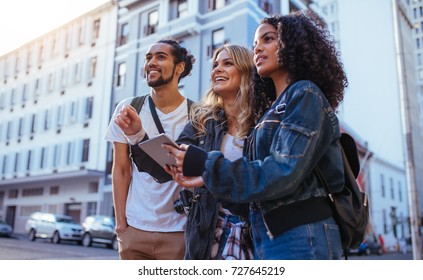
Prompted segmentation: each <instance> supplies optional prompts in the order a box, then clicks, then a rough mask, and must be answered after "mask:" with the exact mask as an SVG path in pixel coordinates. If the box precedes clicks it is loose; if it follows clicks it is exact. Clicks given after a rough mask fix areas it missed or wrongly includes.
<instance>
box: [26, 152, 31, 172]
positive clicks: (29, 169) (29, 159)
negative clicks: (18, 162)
mask: <svg viewBox="0 0 423 280" xmlns="http://www.w3.org/2000/svg"><path fill="white" fill-rule="evenodd" d="M31 165H32V151H31V150H29V151H28V158H27V161H26V171H27V172H29V171H31Z"/></svg>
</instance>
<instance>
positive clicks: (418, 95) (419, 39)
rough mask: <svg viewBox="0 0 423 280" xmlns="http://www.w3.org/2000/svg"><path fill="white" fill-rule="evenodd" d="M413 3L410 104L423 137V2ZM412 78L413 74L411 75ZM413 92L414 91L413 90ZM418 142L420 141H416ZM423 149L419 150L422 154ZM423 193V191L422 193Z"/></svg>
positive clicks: (416, 130)
mask: <svg viewBox="0 0 423 280" xmlns="http://www.w3.org/2000/svg"><path fill="white" fill-rule="evenodd" d="M410 2H411V3H412V9H413V11H412V16H411V18H412V19H411V20H412V24H413V27H414V38H413V39H414V40H413V41H412V42H409V44H412V45H414V57H410V59H411V61H415V67H416V71H415V72H414V73H416V74H417V77H415V76H414V77H415V78H416V89H415V97H414V98H413V100H412V101H411V102H410V103H411V104H410V107H411V108H412V109H413V110H415V111H418V112H420V114H419V115H416V117H415V118H414V119H413V121H414V127H413V128H414V129H413V133H414V134H420V135H419V136H420V137H423V136H422V135H423V129H422V128H423V1H422V0H413V1H410ZM409 74H410V76H411V77H412V75H413V72H410V73H409ZM411 90H413V89H411ZM416 141H418V140H416ZM421 150H422V149H419V151H416V152H421ZM421 158H422V155H421V154H420V157H418V156H416V158H415V161H418V160H419V159H420V161H421ZM418 167H419V169H418V170H416V173H418V174H419V176H423V170H422V168H421V166H420V165H419V166H418ZM421 182H422V181H421V179H420V180H419V184H420V185H421V184H422V183H421ZM422 192H423V191H422ZM419 198H420V199H419V201H418V204H419V209H420V210H421V212H420V217H422V219H423V194H422V193H420V194H419ZM421 224H423V220H422V221H421Z"/></svg>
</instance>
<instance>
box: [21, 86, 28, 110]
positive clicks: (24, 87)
mask: <svg viewBox="0 0 423 280" xmlns="http://www.w3.org/2000/svg"><path fill="white" fill-rule="evenodd" d="M27 100H28V90H27V86H26V84H24V85H23V88H22V107H25V103H26V101H27Z"/></svg>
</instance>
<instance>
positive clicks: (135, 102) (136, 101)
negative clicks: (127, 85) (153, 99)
mask: <svg viewBox="0 0 423 280" xmlns="http://www.w3.org/2000/svg"><path fill="white" fill-rule="evenodd" d="M147 96H149V95H148V94H146V95H141V96H135V97H134V98H132V101H131V106H132V107H134V108H135V110H137V112H138V114H139V113H140V111H141V108H142V105H143V104H144V101H145V98H146V97H147Z"/></svg>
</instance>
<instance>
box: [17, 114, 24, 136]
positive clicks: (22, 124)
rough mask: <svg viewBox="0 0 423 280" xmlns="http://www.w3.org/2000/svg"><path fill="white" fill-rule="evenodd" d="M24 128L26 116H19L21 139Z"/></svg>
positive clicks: (19, 134)
mask: <svg viewBox="0 0 423 280" xmlns="http://www.w3.org/2000/svg"><path fill="white" fill-rule="evenodd" d="M23 130H24V118H19V128H18V136H19V139H20V138H21V137H22V136H23Z"/></svg>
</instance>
